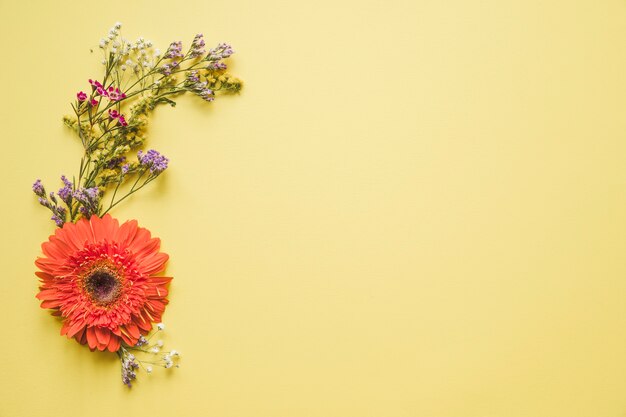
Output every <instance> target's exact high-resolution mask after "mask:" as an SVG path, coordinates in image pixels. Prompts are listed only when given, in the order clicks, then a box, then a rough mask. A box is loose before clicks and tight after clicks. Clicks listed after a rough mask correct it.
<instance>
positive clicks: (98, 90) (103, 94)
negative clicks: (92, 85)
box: [96, 87, 109, 97]
mask: <svg viewBox="0 0 626 417" xmlns="http://www.w3.org/2000/svg"><path fill="white" fill-rule="evenodd" d="M96 94H99V95H101V96H104V97H107V96H108V95H109V94H108V93H107V92H106V90H105V89H104V88H102V87H96Z"/></svg>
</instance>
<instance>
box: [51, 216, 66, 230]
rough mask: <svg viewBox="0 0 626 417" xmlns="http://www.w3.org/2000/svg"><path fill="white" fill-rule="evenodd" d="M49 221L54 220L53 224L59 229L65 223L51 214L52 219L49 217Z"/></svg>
mask: <svg viewBox="0 0 626 417" xmlns="http://www.w3.org/2000/svg"><path fill="white" fill-rule="evenodd" d="M50 220H54V222H55V223H56V225H57V226H59V227H61V226H63V223H65V222H64V221H63V219H61V218H60V217H59V216H57V215H56V214H53V215H52V217H50Z"/></svg>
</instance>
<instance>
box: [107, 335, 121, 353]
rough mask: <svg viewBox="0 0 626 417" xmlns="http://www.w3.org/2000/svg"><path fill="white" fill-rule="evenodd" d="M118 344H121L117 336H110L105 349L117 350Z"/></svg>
mask: <svg viewBox="0 0 626 417" xmlns="http://www.w3.org/2000/svg"><path fill="white" fill-rule="evenodd" d="M120 344H121V341H120V338H119V337H117V336H111V339H110V340H109V344H108V346H107V349H108V350H109V352H117V351H118V350H119V348H120Z"/></svg>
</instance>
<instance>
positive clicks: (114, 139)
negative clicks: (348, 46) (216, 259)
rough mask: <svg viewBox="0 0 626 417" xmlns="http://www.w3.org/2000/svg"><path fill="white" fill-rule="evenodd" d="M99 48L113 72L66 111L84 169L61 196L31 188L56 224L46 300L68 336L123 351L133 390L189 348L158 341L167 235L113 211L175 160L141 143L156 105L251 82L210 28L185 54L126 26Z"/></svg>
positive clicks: (42, 265)
mask: <svg viewBox="0 0 626 417" xmlns="http://www.w3.org/2000/svg"><path fill="white" fill-rule="evenodd" d="M100 49H101V51H102V53H103V60H102V64H103V66H104V75H103V76H102V78H100V79H99V80H96V79H93V80H91V79H90V80H89V87H88V88H87V89H86V91H79V92H78V93H77V94H76V99H75V101H74V102H73V103H72V109H73V111H74V114H73V115H72V116H66V117H65V118H64V123H65V125H66V126H67V127H69V128H70V129H71V130H72V131H74V132H75V133H76V135H77V136H78V138H79V139H80V142H81V144H82V146H83V149H84V153H83V155H82V158H81V160H80V166H79V170H78V173H77V175H75V176H72V177H68V176H65V175H62V176H61V183H62V186H61V188H60V189H58V191H57V192H56V194H55V193H54V192H50V193H48V192H47V191H46V189H45V188H44V186H43V184H42V183H41V180H39V179H38V180H37V181H35V183H34V184H33V187H32V188H33V191H34V193H35V194H36V196H37V197H38V200H39V204H41V205H42V206H43V207H45V208H47V209H48V210H50V212H51V213H52V217H51V219H52V220H53V221H54V223H55V224H56V226H57V229H56V230H55V232H54V234H53V235H52V236H50V237H49V239H48V241H46V242H44V243H43V244H42V246H41V247H42V251H43V255H44V256H43V257H39V258H38V259H37V260H36V261H35V265H36V266H37V267H38V268H39V271H37V272H36V275H37V276H38V277H39V279H40V287H39V289H40V291H39V293H38V294H37V298H38V299H40V300H41V307H42V308H44V309H50V310H52V315H53V316H57V317H58V318H60V320H61V322H62V327H61V335H65V336H66V337H68V338H70V339H72V338H73V339H75V340H76V341H77V342H79V343H81V344H83V345H88V346H89V349H90V350H91V351H96V350H97V351H109V352H116V353H117V355H118V356H119V359H120V361H121V365H122V381H123V382H124V384H126V385H128V386H129V387H130V386H131V384H132V382H133V381H134V380H135V379H136V373H137V371H139V370H140V367H141V369H143V370H145V372H146V373H150V372H152V369H153V366H161V367H163V368H172V367H177V366H178V360H179V358H180V354H179V353H178V352H177V351H176V350H170V351H164V350H163V349H162V348H163V342H162V341H161V340H156V341H153V337H154V336H155V335H156V334H158V333H159V332H161V331H163V330H164V328H165V326H164V325H163V323H161V317H162V315H163V312H164V310H165V307H166V305H167V304H168V299H167V296H168V286H169V284H170V281H171V279H172V278H171V277H166V276H162V275H161V274H162V273H163V271H164V270H165V264H166V262H167V261H168V255H167V254H165V253H162V252H160V251H159V248H160V240H159V239H158V238H155V237H152V236H151V234H150V232H149V231H148V230H147V229H145V228H142V227H139V226H138V222H137V221H136V220H130V221H126V222H124V223H122V224H120V222H119V221H118V220H117V219H115V218H113V217H112V216H111V214H109V212H110V211H111V210H112V209H113V208H114V207H116V206H117V205H118V204H120V203H121V202H122V201H125V200H126V199H127V198H128V197H129V196H131V195H132V194H134V193H136V192H137V191H139V190H141V189H142V188H144V187H145V186H146V185H148V184H149V183H151V182H152V181H154V180H155V179H156V178H157V177H159V176H160V175H161V174H162V173H163V172H164V171H165V170H166V169H167V167H168V164H169V159H168V158H166V157H165V156H164V155H162V154H161V153H159V152H157V151H156V150H153V149H150V150H148V151H142V150H140V148H142V147H143V145H144V142H145V140H146V127H147V121H148V117H149V116H150V113H151V112H152V111H153V110H154V109H155V108H156V107H157V106H159V105H161V104H167V105H171V106H175V104H176V103H175V101H173V99H174V98H175V97H176V96H178V95H180V94H183V93H192V94H194V95H197V96H198V97H200V98H201V99H202V100H204V101H208V102H211V101H213V100H214V99H215V97H216V95H218V94H219V93H222V92H225V93H236V92H239V91H240V89H241V85H242V84H241V81H240V80H239V79H237V78H235V77H233V76H231V75H229V74H228V73H227V72H226V69H227V66H226V64H225V63H224V59H226V58H228V57H230V56H231V55H232V54H233V50H232V48H231V47H230V46H229V45H227V44H224V43H222V44H219V45H217V46H216V47H215V48H213V49H210V50H208V51H206V50H205V42H204V39H203V36H202V35H201V34H199V35H196V36H195V37H194V39H193V41H192V42H191V45H190V46H189V48H188V49H187V50H186V51H185V52H184V49H183V44H182V42H172V43H171V44H170V45H169V47H168V48H167V50H166V51H165V53H163V54H161V52H160V51H159V50H158V49H155V48H153V45H152V42H150V41H148V40H144V39H143V38H139V39H137V40H136V41H135V42H130V41H128V40H127V39H125V38H123V37H122V36H121V24H120V23H117V24H115V26H114V27H112V28H111V30H110V31H109V33H108V35H107V36H106V37H105V38H103V39H102V40H101V41H100ZM131 152H136V157H132V156H131V155H130V154H131ZM154 324H156V330H155V331H154V332H153V331H152V330H153V325H154ZM157 339H158V338H157Z"/></svg>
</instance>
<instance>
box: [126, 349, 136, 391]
mask: <svg viewBox="0 0 626 417" xmlns="http://www.w3.org/2000/svg"><path fill="white" fill-rule="evenodd" d="M137 368H139V364H138V363H137V362H136V361H135V357H134V356H133V355H128V356H127V357H126V358H124V359H122V382H123V383H124V384H125V385H128V387H129V388H130V387H131V386H132V381H133V380H135V379H136V378H137V374H136V373H135V369H137Z"/></svg>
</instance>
